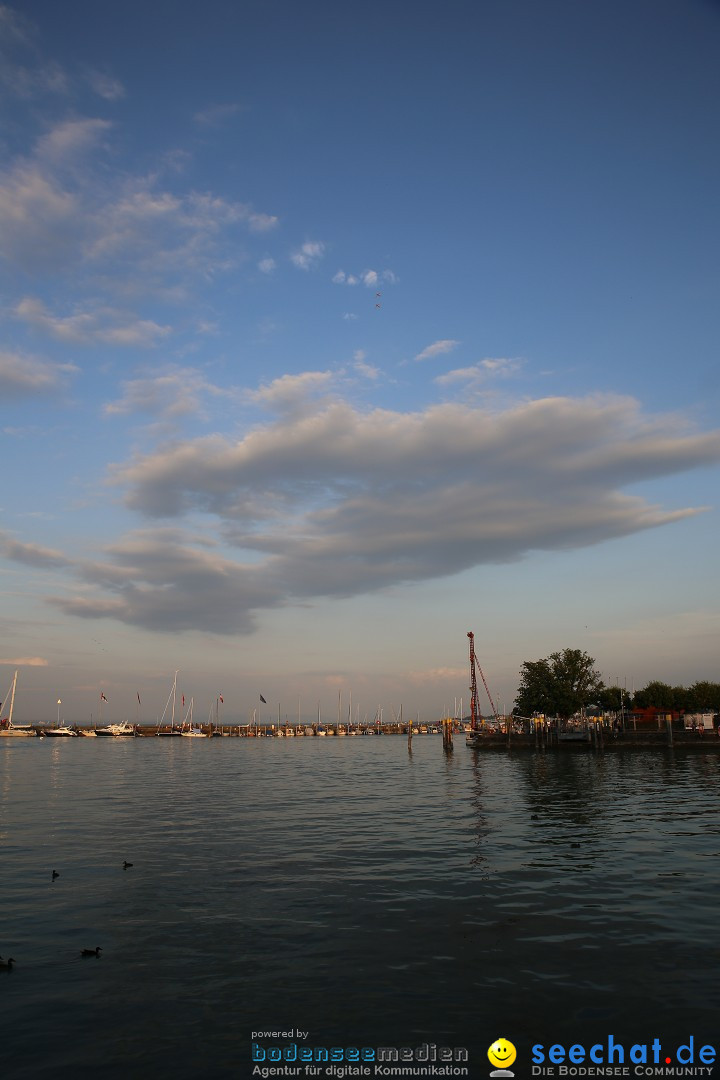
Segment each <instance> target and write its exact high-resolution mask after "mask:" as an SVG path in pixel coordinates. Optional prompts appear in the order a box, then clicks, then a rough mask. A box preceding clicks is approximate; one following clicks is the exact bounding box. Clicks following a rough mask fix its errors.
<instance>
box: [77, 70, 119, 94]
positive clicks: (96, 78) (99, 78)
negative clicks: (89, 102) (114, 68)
mask: <svg viewBox="0 0 720 1080" xmlns="http://www.w3.org/2000/svg"><path fill="white" fill-rule="evenodd" d="M86 77H87V81H88V83H89V85H90V87H91V89H92V90H93V91H94V92H95V93H96V94H97V95H98V97H101V98H104V100H105V101H121V100H122V98H124V97H125V87H124V86H123V84H122V83H121V82H120V80H119V79H115V78H113V76H112V75H108V74H106V73H105V72H103V71H95V70H93V69H90V70H88V72H87V76H86Z"/></svg>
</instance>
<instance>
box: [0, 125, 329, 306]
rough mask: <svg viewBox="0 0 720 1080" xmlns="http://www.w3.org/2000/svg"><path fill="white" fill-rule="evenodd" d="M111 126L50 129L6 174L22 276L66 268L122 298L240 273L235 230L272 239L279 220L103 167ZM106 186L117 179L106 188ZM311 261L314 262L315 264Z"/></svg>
mask: <svg viewBox="0 0 720 1080" xmlns="http://www.w3.org/2000/svg"><path fill="white" fill-rule="evenodd" d="M111 131H112V125H110V124H109V123H108V122H107V121H105V120H99V119H95V118H77V119H74V120H72V121H64V122H62V123H59V124H56V125H55V126H54V127H52V128H50V129H49V130H48V131H47V132H46V133H45V134H43V135H42V136H41V137H40V138H38V139H36V141H35V144H34V146H33V148H32V150H31V152H30V153H29V154H28V155H26V156H25V157H17V158H16V159H15V160H14V161H12V162H10V163H9V165H8V166H7V167H6V168H5V169H4V170H2V171H0V256H2V257H3V258H4V259H5V260H6V261H7V262H8V263H9V264H11V265H14V266H17V267H19V268H21V269H23V270H31V271H34V272H37V271H43V270H44V271H49V270H53V271H54V270H56V269H57V267H58V266H60V265H61V266H62V268H63V274H64V275H65V276H66V277H67V276H68V275H69V274H72V273H76V274H77V273H84V274H86V275H87V276H88V277H90V276H92V278H93V281H96V280H98V274H99V273H102V274H104V275H105V278H104V280H105V281H106V282H108V281H109V280H111V278H112V279H115V282H116V284H115V288H116V289H119V288H120V286H121V284H123V283H124V285H125V287H126V289H127V290H128V291H130V289H134V290H135V291H136V292H143V293H145V294H147V292H148V288H149V286H152V287H155V288H157V286H155V282H156V281H162V282H163V286H162V287H163V289H164V292H165V294H166V295H167V294H168V292H169V282H173V281H177V280H180V281H182V280H184V279H187V278H190V277H197V276H198V275H200V276H203V277H204V278H207V279H209V278H211V277H212V276H213V275H215V274H218V273H221V272H227V271H229V270H231V269H233V268H235V267H236V266H237V265H238V263H239V261H241V260H242V259H244V258H245V257H246V256H245V255H244V253H242V252H239V251H238V247H237V238H236V235H235V230H236V229H243V230H245V231H246V232H247V233H248V234H256V233H265V232H267V231H268V230H270V229H273V228H275V227H276V226H277V224H278V218H277V217H276V216H275V215H272V214H268V213H265V212H262V211H259V210H257V209H256V208H255V207H253V206H251V205H249V204H247V203H241V202H236V201H231V200H227V199H224V198H221V197H220V196H217V195H215V194H213V193H212V192H202V191H181V192H177V191H169V190H166V189H163V187H162V185H161V183H160V178H159V177H158V176H153V175H150V176H128V175H126V174H119V173H117V172H109V171H108V170H107V169H106V168H105V167H104V160H103V155H106V152H107V150H108V149H109V148H108V147H107V146H106V145H105V144H106V142H107V141H108V138H107V137H108V136H109V135H110V133H111ZM109 177H111V178H110V179H109ZM311 257H312V253H311V252H310V253H309V254H308V258H311Z"/></svg>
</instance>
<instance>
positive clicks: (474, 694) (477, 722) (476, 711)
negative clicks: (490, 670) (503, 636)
mask: <svg viewBox="0 0 720 1080" xmlns="http://www.w3.org/2000/svg"><path fill="white" fill-rule="evenodd" d="M468 638H469V639H470V727H471V729H472V730H473V731H477V729H478V727H480V726H481V725H482V715H481V713H480V706H479V704H478V688H477V678H476V677H475V669H476V668H477V670H478V671H479V672H480V678H481V679H482V681H483V686H484V687H485V692H486V693H487V696H488V699H489V701H490V705H491V707H492V711H493V716H494V718H495V719H496V720H497V719H498V712H497V709H496V708H495V702H494V701H493V699H492V694H491V693H490V688H489V687H488V684H487V680H486V678H485V676H484V675H483V669H482V668H481V667H480V665H479V663H478V660H477V657H476V655H475V635H474V634H473V632H472V630H468Z"/></svg>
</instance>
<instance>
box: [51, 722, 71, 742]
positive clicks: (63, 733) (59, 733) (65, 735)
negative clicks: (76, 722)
mask: <svg viewBox="0 0 720 1080" xmlns="http://www.w3.org/2000/svg"><path fill="white" fill-rule="evenodd" d="M45 735H46V736H52V737H53V738H55V739H74V738H75V736H76V735H77V731H73V729H72V728H69V727H66V726H65V725H64V724H61V725H60V727H51V728H45Z"/></svg>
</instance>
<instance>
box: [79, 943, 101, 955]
mask: <svg viewBox="0 0 720 1080" xmlns="http://www.w3.org/2000/svg"><path fill="white" fill-rule="evenodd" d="M101 952H102V949H101V948H100V946H99V945H98V947H97V948H96V949H83V950H82V952H81V953H80V955H81V956H99V955H100V953H101Z"/></svg>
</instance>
